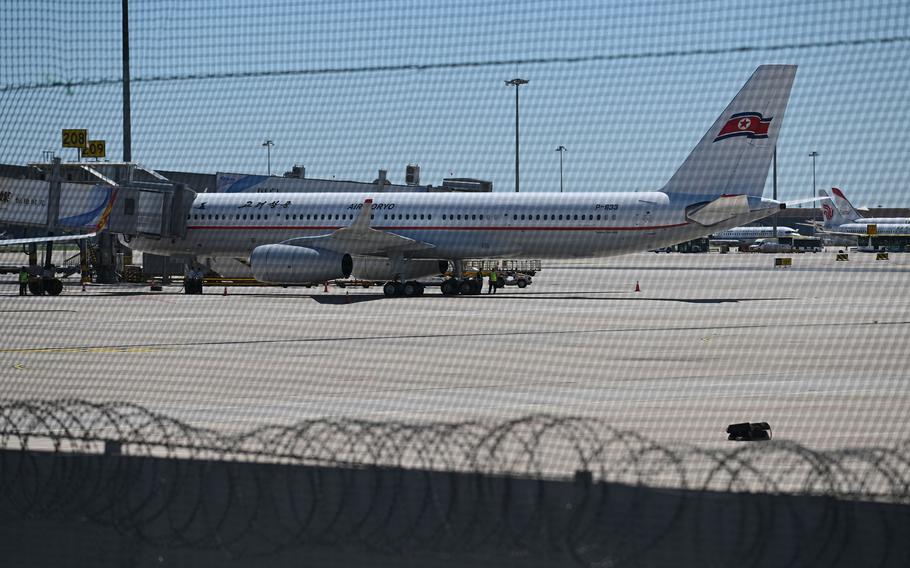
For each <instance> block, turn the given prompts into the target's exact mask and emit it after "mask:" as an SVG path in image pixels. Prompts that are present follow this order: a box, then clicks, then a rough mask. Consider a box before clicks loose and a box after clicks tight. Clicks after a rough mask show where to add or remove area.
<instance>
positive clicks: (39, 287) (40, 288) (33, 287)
mask: <svg viewBox="0 0 910 568" xmlns="http://www.w3.org/2000/svg"><path fill="white" fill-rule="evenodd" d="M28 291H29V292H31V294H32V296H43V295H44V282H42V281H41V280H29V282H28Z"/></svg>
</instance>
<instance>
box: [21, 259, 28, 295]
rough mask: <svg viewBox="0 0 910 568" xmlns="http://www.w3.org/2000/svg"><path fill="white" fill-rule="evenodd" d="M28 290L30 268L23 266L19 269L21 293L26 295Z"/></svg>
mask: <svg viewBox="0 0 910 568" xmlns="http://www.w3.org/2000/svg"><path fill="white" fill-rule="evenodd" d="M27 292H28V270H26V268H25V267H24V266H23V267H22V269H21V270H20V271H19V295H20V296H25V295H26V293H27Z"/></svg>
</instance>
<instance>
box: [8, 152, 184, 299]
mask: <svg viewBox="0 0 910 568" xmlns="http://www.w3.org/2000/svg"><path fill="white" fill-rule="evenodd" d="M7 171H8V169H7ZM194 197H195V192H193V191H192V190H190V189H189V188H187V186H186V185H184V184H180V183H173V182H171V181H169V180H168V179H167V178H165V177H164V176H161V175H160V174H158V173H157V172H154V171H153V170H149V169H147V168H144V167H143V166H141V165H139V164H133V163H110V162H104V163H84V162H81V163H61V162H60V160H59V158H58V159H55V160H54V161H53V162H50V163H35V164H29V165H28V166H27V167H23V168H19V170H18V176H17V177H0V227H2V228H3V229H5V230H6V231H7V232H8V233H9V235H8V236H7V239H9V236H15V237H21V238H13V239H12V240H8V243H9V244H23V245H26V246H27V247H28V248H29V261H30V262H29V272H30V274H31V275H32V278H33V280H34V281H35V282H36V285H35V286H34V287H32V291H33V293H43V292H44V291H45V289H47V291H50V292H51V293H54V291H56V292H57V293H59V290H60V289H62V286H61V285H60V283H59V280H57V279H56V268H55V267H54V265H53V263H52V261H51V254H52V249H53V243H54V242H61V241H76V242H79V243H80V249H81V250H82V252H83V255H84V256H87V255H85V246H84V243H85V240H86V239H87V238H93V239H95V240H96V241H97V246H98V249H99V250H98V252H97V254H96V255H94V258H95V259H96V261H97V264H95V265H94V269H95V272H96V275H97V279H98V281H99V282H104V283H111V282H116V281H117V277H118V275H117V267H116V259H117V254H116V253H117V249H118V248H121V247H122V245H120V244H119V243H118V242H117V239H116V235H118V234H120V235H126V236H138V235H141V236H144V237H147V238H177V237H183V236H185V235H186V217H187V213H188V212H189V210H190V208H191V207H192V202H193V198H194ZM49 237H54V238H53V239H49ZM39 244H43V245H44V246H45V247H46V252H45V258H44V263H43V266H42V267H39V266H38V265H37V254H36V252H37V251H36V249H37V246H38V245H39ZM83 277H85V274H83Z"/></svg>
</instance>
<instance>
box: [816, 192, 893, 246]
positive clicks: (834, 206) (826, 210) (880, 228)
mask: <svg viewBox="0 0 910 568" xmlns="http://www.w3.org/2000/svg"><path fill="white" fill-rule="evenodd" d="M831 191H832V193H834V196H835V197H834V199H833V200H832V199H831V197H829V196H828V192H826V191H825V190H823V189H821V190H819V192H818V193H819V195H821V196H822V197H824V198H826V199H823V200H822V202H821V208H822V216H823V217H824V219H825V220H824V223H823V225H822V227H821V228H820V231H822V232H824V233H830V234H834V235H857V236H865V235H867V234H869V225H875V226H876V234H877V235H886V236H910V219H907V218H906V217H862V216H861V215H860V214H859V213H858V212H857V211H856V209H854V208H853V205H851V204H850V202H849V201H848V200H847V198H846V197H845V196H844V193H843V192H842V191H841V190H839V189H837V188H836V187H834V188H831Z"/></svg>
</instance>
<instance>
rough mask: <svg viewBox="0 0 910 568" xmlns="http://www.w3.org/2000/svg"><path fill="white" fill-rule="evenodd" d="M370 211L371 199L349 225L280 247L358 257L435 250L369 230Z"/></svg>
mask: <svg viewBox="0 0 910 568" xmlns="http://www.w3.org/2000/svg"><path fill="white" fill-rule="evenodd" d="M372 212H373V200H372V199H365V200H364V202H363V208H362V209H361V210H360V214H359V215H358V216H357V218H356V219H354V222H353V223H351V224H350V225H349V226H347V227H342V228H340V229H336V230H335V231H333V232H331V233H327V234H325V235H316V236H314V237H298V238H295V239H289V240H287V241H284V242H282V243H281V244H283V245H293V246H300V247H311V248H320V249H323V250H330V251H334V252H342V253H348V254H357V255H388V254H390V253H407V252H412V251H418V250H426V249H431V248H436V246H435V245H432V244H430V243H425V242H422V241H418V240H415V239H411V238H409V237H404V236H402V235H398V234H395V233H391V232H389V231H380V230H377V229H373V228H371V227H370V216H371V215H372Z"/></svg>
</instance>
